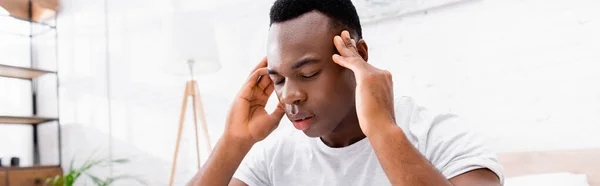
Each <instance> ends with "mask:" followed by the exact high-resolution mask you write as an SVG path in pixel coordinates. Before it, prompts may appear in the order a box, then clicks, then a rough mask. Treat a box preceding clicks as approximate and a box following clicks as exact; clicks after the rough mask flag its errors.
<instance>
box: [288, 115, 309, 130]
mask: <svg viewBox="0 0 600 186" xmlns="http://www.w3.org/2000/svg"><path fill="white" fill-rule="evenodd" d="M312 121H313V117H312V116H311V117H307V118H304V119H297V120H292V123H293V124H294V127H296V129H298V130H306V129H308V128H310V126H311V125H312Z"/></svg>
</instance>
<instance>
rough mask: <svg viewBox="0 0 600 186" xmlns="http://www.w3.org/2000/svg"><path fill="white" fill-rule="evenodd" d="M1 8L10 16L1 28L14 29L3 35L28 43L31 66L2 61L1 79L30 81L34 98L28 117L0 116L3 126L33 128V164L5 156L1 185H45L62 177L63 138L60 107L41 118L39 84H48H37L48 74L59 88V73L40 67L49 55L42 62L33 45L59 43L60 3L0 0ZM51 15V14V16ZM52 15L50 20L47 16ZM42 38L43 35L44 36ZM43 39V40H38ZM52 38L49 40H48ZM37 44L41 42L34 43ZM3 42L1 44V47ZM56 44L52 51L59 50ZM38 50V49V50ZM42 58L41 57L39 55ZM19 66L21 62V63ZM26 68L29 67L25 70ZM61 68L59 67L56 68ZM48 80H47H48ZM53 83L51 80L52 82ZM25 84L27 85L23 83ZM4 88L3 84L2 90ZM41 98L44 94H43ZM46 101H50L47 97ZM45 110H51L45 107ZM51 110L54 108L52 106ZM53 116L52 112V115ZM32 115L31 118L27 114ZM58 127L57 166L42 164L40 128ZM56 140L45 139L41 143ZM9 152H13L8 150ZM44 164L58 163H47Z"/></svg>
mask: <svg viewBox="0 0 600 186" xmlns="http://www.w3.org/2000/svg"><path fill="white" fill-rule="evenodd" d="M0 2H1V3H0V6H2V7H3V8H4V9H6V10H7V11H8V12H9V13H10V15H0V25H11V26H0V34H4V36H10V37H19V38H23V39H25V37H26V39H28V40H29V51H30V52H31V53H30V54H29V55H30V56H29V59H30V61H29V63H30V64H29V65H22V66H21V65H20V66H14V65H9V64H6V63H7V61H0V78H10V79H22V80H26V81H29V83H30V84H31V93H28V94H29V95H27V96H31V98H32V103H33V105H32V112H31V113H25V115H7V114H5V113H0V125H21V126H23V127H31V128H32V129H33V135H32V136H33V156H32V157H33V164H32V165H30V164H27V165H22V166H10V160H9V161H6V160H7V159H6V157H3V160H4V161H3V162H2V163H3V164H2V166H0V186H29V185H40V186H41V185H45V184H44V183H45V181H46V179H47V178H50V177H54V176H56V175H61V174H62V173H63V170H62V168H61V165H62V146H61V143H62V136H61V129H60V120H59V118H58V113H59V112H58V108H59V107H58V105H56V116H45V115H38V111H39V110H38V109H39V108H38V107H40V105H38V104H39V103H38V99H41V98H39V97H38V93H39V92H40V91H44V90H39V89H38V85H39V83H44V82H47V81H38V80H39V78H43V77H45V76H46V75H50V74H53V76H54V77H55V80H56V85H58V72H57V71H58V70H56V71H53V70H47V69H40V68H38V67H39V66H40V65H39V64H38V63H39V62H40V61H39V60H44V59H48V58H47V56H45V55H44V57H40V58H41V59H38V58H35V57H34V56H36V51H35V50H34V48H35V46H37V45H35V44H34V43H35V42H33V41H34V40H35V39H37V38H42V39H40V40H41V41H44V43H46V44H47V41H46V40H44V39H47V38H53V39H54V42H57V38H58V37H57V33H56V16H55V15H56V14H55V13H56V12H55V10H56V9H55V8H56V7H58V1H57V0H7V1H2V0H0ZM49 12H50V13H49ZM47 15H49V16H50V17H47ZM49 34H52V35H49ZM42 35H43V36H42ZM38 36H40V37H38ZM48 36H50V37H48ZM35 41H38V40H35ZM3 43H6V42H3V41H0V45H2V44H3ZM56 47H57V45H56V43H55V45H54V46H51V47H50V48H54V49H53V50H54V51H57V50H56ZM38 51H39V50H38ZM38 55H39V54H38ZM55 57H56V61H55V62H56V63H58V61H57V59H58V54H55ZM8 62H12V61H8ZM19 63H20V62H19ZM23 66H26V67H23ZM56 66H58V65H56ZM45 80H48V79H45ZM50 80H51V79H50ZM23 83H25V82H23ZM2 86H3V85H0V87H2ZM0 91H11V89H10V88H8V89H6V88H0ZM56 91H57V92H56V99H57V101H56V103H57V104H58V87H56ZM40 95H41V94H40ZM44 99H47V95H46V96H45V98H44ZM45 109H48V107H47V108H45ZM49 109H54V108H53V105H50V107H49ZM51 113H52V112H51ZM28 114H30V115H28ZM50 124H51V125H56V127H57V131H58V132H57V133H58V134H57V136H58V139H56V140H58V149H57V150H58V164H57V165H42V163H41V161H40V159H41V158H40V148H39V142H40V141H41V140H40V139H38V126H40V125H50ZM47 140H54V139H43V141H42V142H44V141H47ZM8 150H10V149H8ZM45 164H55V163H54V162H52V163H45Z"/></svg>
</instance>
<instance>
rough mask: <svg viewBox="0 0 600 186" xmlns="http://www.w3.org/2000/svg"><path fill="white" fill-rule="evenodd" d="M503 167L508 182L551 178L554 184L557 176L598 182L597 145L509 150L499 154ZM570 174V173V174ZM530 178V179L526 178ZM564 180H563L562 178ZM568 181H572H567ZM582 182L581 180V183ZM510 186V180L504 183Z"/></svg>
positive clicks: (599, 155)
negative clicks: (592, 146) (563, 148)
mask: <svg viewBox="0 0 600 186" xmlns="http://www.w3.org/2000/svg"><path fill="white" fill-rule="evenodd" d="M498 158H499V160H500V163H501V164H502V165H503V167H504V173H505V178H506V179H507V183H509V182H511V183H515V184H512V185H517V184H516V182H520V183H524V182H526V181H530V182H529V183H541V182H535V181H533V179H538V180H539V181H548V182H549V181H552V183H556V184H555V185H564V184H560V183H558V182H559V181H557V180H558V179H563V180H562V181H564V179H567V178H568V179H571V180H579V181H581V178H583V179H587V181H586V182H587V184H586V185H589V186H600V148H598V149H580V150H559V151H539V152H510V153H500V154H498ZM569 175H571V176H569ZM527 179H530V180H527ZM563 183H564V182H563ZM567 185H575V184H573V183H571V182H570V183H569V184H567ZM582 185H583V184H582ZM505 186H511V184H505Z"/></svg>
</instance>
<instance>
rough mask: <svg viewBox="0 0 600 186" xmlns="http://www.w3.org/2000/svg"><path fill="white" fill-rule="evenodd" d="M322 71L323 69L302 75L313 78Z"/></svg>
mask: <svg viewBox="0 0 600 186" xmlns="http://www.w3.org/2000/svg"><path fill="white" fill-rule="evenodd" d="M320 73H321V71H316V72H313V73H312V74H308V75H303V74H301V75H300V77H303V78H312V77H315V76H317V75H319V74H320Z"/></svg>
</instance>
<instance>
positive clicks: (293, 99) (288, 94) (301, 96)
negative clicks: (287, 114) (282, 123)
mask: <svg viewBox="0 0 600 186" xmlns="http://www.w3.org/2000/svg"><path fill="white" fill-rule="evenodd" d="M304 101H306V94H305V93H304V92H303V91H301V90H300V88H299V87H298V86H297V85H295V84H294V83H293V82H290V81H288V82H286V83H285V84H284V85H283V90H282V92H281V100H280V102H281V103H284V104H288V105H298V104H301V103H302V102H304Z"/></svg>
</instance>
